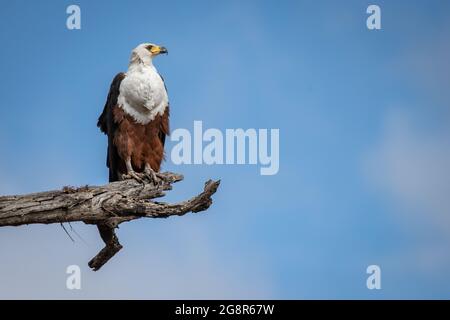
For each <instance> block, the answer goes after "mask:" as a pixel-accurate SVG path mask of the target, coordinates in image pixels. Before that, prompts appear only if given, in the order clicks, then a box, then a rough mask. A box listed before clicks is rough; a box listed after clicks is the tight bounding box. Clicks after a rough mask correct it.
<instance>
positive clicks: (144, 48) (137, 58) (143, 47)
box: [130, 43, 168, 65]
mask: <svg viewBox="0 0 450 320" xmlns="http://www.w3.org/2000/svg"><path fill="white" fill-rule="evenodd" d="M161 53H168V51H167V49H166V48H165V47H162V46H158V45H156V44H153V43H141V44H140V45H138V46H137V47H136V48H134V49H133V51H131V58H130V65H132V64H141V63H142V64H144V65H151V64H152V59H153V58H154V57H156V56H157V55H159V54H161Z"/></svg>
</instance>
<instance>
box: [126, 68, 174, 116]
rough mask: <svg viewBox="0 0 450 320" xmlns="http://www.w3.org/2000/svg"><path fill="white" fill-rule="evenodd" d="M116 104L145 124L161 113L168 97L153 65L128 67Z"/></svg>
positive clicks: (167, 101)
mask: <svg viewBox="0 0 450 320" xmlns="http://www.w3.org/2000/svg"><path fill="white" fill-rule="evenodd" d="M117 104H118V105H119V107H121V108H122V109H123V110H124V111H125V112H126V113H127V114H129V115H130V116H132V117H133V118H134V119H135V120H136V122H138V123H140V124H147V123H149V122H150V121H152V120H153V119H154V118H155V116H156V115H157V114H160V115H162V114H163V113H164V111H165V109H166V107H167V105H168V104H169V98H168V96H167V91H166V88H165V86H164V82H163V80H162V79H161V76H160V75H159V74H158V71H156V68H155V67H154V66H153V65H150V66H148V65H139V66H136V67H133V68H129V69H128V71H127V73H126V76H125V78H124V79H123V80H122V82H121V84H120V94H119V97H118V99H117Z"/></svg>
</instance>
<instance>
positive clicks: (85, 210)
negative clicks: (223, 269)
mask: <svg viewBox="0 0 450 320" xmlns="http://www.w3.org/2000/svg"><path fill="white" fill-rule="evenodd" d="M160 177H161V181H160V183H159V184H157V185H155V184H153V183H147V182H144V183H141V182H138V181H136V180H132V179H129V180H125V181H118V182H112V183H109V184H107V185H105V186H97V187H96V186H84V187H80V188H72V187H64V188H63V189H62V190H55V191H46V192H40V193H33V194H27V195H16V196H2V197H0V227H4V226H20V225H26V224H35V223H43V224H50V223H64V222H73V221H82V222H84V223H87V224H95V225H97V226H98V227H99V231H100V235H101V237H102V239H103V241H104V242H105V245H106V246H105V248H103V249H102V250H101V251H100V252H99V253H98V254H97V256H95V257H94V258H93V259H92V260H91V261H90V262H89V266H90V267H91V268H92V269H93V270H98V269H100V268H101V267H102V266H103V265H104V264H105V263H106V262H107V261H108V260H109V259H111V258H112V257H113V256H114V255H115V254H116V253H117V252H118V251H119V250H120V249H121V248H122V246H121V245H120V243H119V240H118V238H117V236H116V234H115V233H114V229H115V228H116V227H117V226H118V225H119V224H121V223H123V222H126V221H131V220H135V219H139V218H144V217H146V218H167V217H170V216H181V215H184V214H186V213H188V212H200V211H203V210H206V209H208V208H209V206H210V205H211V204H212V199H211V196H212V195H213V194H214V193H215V192H216V191H217V188H218V186H219V183H220V181H211V180H209V181H207V182H206V183H205V187H204V190H203V192H202V193H200V194H199V195H197V196H195V197H193V198H191V199H189V200H186V201H183V202H180V203H176V204H169V203H163V202H153V201H150V200H151V199H155V198H158V197H162V196H164V195H165V193H164V192H165V191H167V190H171V189H172V184H173V183H175V182H178V181H180V180H182V179H183V176H182V175H178V174H174V173H170V172H166V173H162V174H160Z"/></svg>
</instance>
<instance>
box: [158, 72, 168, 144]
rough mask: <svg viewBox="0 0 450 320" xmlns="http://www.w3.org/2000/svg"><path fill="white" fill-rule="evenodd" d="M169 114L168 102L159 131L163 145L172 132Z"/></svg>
mask: <svg viewBox="0 0 450 320" xmlns="http://www.w3.org/2000/svg"><path fill="white" fill-rule="evenodd" d="M158 74H159V73H158ZM159 76H160V77H161V80H162V82H163V83H164V89H165V90H166V92H167V86H166V82H165V81H164V78H163V76H162V75H161V74H159ZM169 116H170V112H169V103H168V104H167V106H166V110H165V111H164V114H163V116H162V120H161V126H160V129H159V133H158V136H159V139H160V140H161V142H162V145H163V147H164V145H165V143H166V136H167V135H169V132H170V128H169Z"/></svg>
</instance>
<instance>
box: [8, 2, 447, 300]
mask: <svg viewBox="0 0 450 320" xmlns="http://www.w3.org/2000/svg"><path fill="white" fill-rule="evenodd" d="M70 4H77V5H79V6H80V7H81V19H82V22H81V23H82V28H81V30H73V31H70V30H67V28H66V18H67V14H66V8H67V6H68V5H70ZM370 4H378V5H379V6H380V7H381V12H382V30H379V31H369V30H368V29H367V28H366V18H367V14H366V8H367V7H368V5H370ZM449 9H450V3H448V2H446V1H376V2H372V1H370V2H369V1H356V0H355V1H345V2H340V3H338V2H336V1H314V2H313V1H245V3H243V2H242V1H223V2H221V3H220V4H219V3H211V2H210V1H190V2H189V3H188V2H187V1H164V2H162V1H98V0H97V1H74V2H72V1H40V2H29V1H8V2H6V1H2V10H1V13H0V18H1V19H0V40H1V43H2V50H1V53H0V57H1V59H0V70H1V74H2V76H1V77H0V93H1V97H2V103H1V104H0V119H1V125H0V150H1V151H0V152H1V153H0V155H1V156H0V177H1V179H0V193H1V194H16V193H27V192H34V191H40V190H47V189H54V188H60V187H62V186H64V185H84V184H87V183H88V184H103V183H105V182H106V181H107V170H106V168H105V152H106V139H105V137H104V136H103V135H102V134H100V132H99V130H98V129H97V128H96V126H95V124H96V119H97V117H98V115H99V114H100V112H101V110H102V108H103V105H104V101H105V98H106V95H107V92H108V88H109V85H110V82H111V80H112V78H113V77H114V75H115V74H116V73H117V72H119V71H124V70H126V68H127V65H128V58H129V55H130V51H131V49H132V48H133V47H135V46H136V45H137V44H139V43H141V42H154V43H158V44H162V45H165V46H166V47H167V48H168V49H169V52H170V53H169V55H168V56H163V57H159V58H157V60H155V65H156V66H157V68H158V70H159V71H160V73H161V74H162V75H163V76H164V78H165V81H166V84H167V87H168V90H169V97H170V101H171V112H172V116H171V127H172V130H173V129H176V128H187V129H192V127H193V122H194V121H195V120H202V121H203V126H204V127H205V128H219V129H221V130H225V129H227V128H255V129H258V128H269V129H270V128H279V129H280V171H279V173H278V174H277V175H275V176H260V175H259V169H258V168H257V167H255V166H251V165H216V166H206V165H201V166H199V165H183V166H176V165H174V164H172V163H171V162H170V159H169V161H168V162H166V163H165V165H164V168H163V169H164V170H170V171H175V172H181V173H183V174H184V175H185V181H183V182H181V183H179V184H178V185H176V186H175V188H174V190H173V191H172V192H171V193H170V194H169V195H168V196H167V200H170V201H177V200H181V199H185V198H187V197H190V196H192V195H193V194H195V193H196V192H198V191H199V190H201V188H202V186H203V182H204V181H205V180H207V179H209V178H220V179H221V180H222V184H221V187H220V190H219V192H218V193H217V194H216V195H215V197H214V205H213V206H212V207H211V208H210V209H209V210H208V211H207V212H205V213H203V214H197V215H189V216H185V217H182V218H171V219H167V220H145V221H143V220H140V221H137V222H132V223H128V224H125V225H123V226H122V227H121V228H120V230H119V231H118V235H119V237H120V239H121V243H122V244H123V245H124V250H123V251H121V252H120V253H119V254H118V255H117V256H116V257H115V258H114V259H113V260H112V261H111V262H110V263H108V264H107V265H106V266H105V267H104V269H102V270H101V271H100V272H97V273H94V272H91V271H90V270H89V268H88V267H87V262H88V261H89V259H90V258H91V257H92V256H93V255H95V254H96V252H97V251H98V250H99V249H100V248H101V247H102V244H101V241H100V239H99V237H98V234H97V233H96V229H95V228H94V227H92V226H86V225H83V224H75V225H74V227H75V228H76V230H77V232H78V233H79V234H81V236H82V237H83V238H84V240H85V242H86V243H85V242H83V241H81V240H78V241H76V242H75V243H72V242H71V241H70V240H69V239H68V238H67V236H66V235H65V233H64V231H63V230H62V229H61V228H60V227H59V226H57V225H54V226H27V227H20V228H2V229H0V256H1V261H2V263H1V264H0V297H2V298H65V299H66V298H67V299H71V298H277V299H281V298H284V299H303V298H306V299H310V298H357V299H380V298H450V295H449V290H448V288H449V287H450V276H449V275H448V270H449V267H450V253H449V252H448V245H449V244H450V233H449V232H450V217H449V213H450V202H449V200H448V199H450V197H449V193H450V170H449V168H448V163H449V161H450V144H449V141H450V139H449V138H450V131H449V129H448V128H449V124H450V113H449V110H450V109H449V107H450V93H449V91H448V88H449V84H450V64H449V62H448V56H449V54H450V43H449V40H448V39H450V23H449V20H448V12H450V11H449ZM173 145H174V143H173V142H168V145H167V151H169V152H170V149H171V148H172V146H173ZM71 264H77V265H80V267H81V268H82V290H80V291H69V290H67V289H66V288H65V279H66V276H67V275H66V274H65V270H66V267H67V266H68V265H71ZM371 264H377V265H379V266H380V267H381V270H382V289H381V290H368V289H367V288H366V278H367V274H366V268H367V266H369V265H371Z"/></svg>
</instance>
